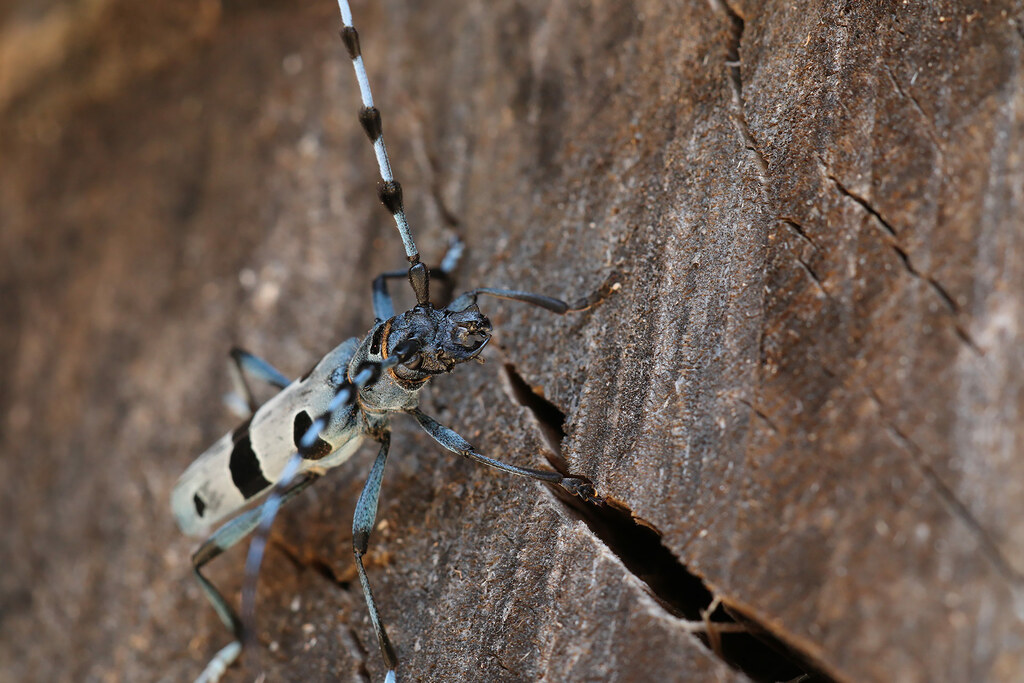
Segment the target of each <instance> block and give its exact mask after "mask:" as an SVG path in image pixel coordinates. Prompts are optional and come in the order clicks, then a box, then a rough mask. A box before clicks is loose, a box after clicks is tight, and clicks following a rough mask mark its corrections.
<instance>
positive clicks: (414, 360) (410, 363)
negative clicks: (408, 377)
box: [402, 353, 423, 370]
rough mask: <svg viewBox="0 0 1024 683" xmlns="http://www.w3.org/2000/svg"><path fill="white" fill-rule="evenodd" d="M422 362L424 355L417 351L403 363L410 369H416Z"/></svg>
mask: <svg viewBox="0 0 1024 683" xmlns="http://www.w3.org/2000/svg"><path fill="white" fill-rule="evenodd" d="M422 362H423V356H421V355H420V354H418V353H417V354H416V355H414V356H413V357H411V358H410V359H409V360H407V361H405V362H404V363H402V365H404V366H405V367H407V368H409V369H410V370H415V369H416V368H418V367H419V366H420V363H422Z"/></svg>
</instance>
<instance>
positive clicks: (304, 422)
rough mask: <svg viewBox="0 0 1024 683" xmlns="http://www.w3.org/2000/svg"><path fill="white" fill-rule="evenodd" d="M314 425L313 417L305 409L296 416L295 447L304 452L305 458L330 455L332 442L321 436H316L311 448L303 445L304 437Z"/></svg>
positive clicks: (293, 431) (315, 458)
mask: <svg viewBox="0 0 1024 683" xmlns="http://www.w3.org/2000/svg"><path fill="white" fill-rule="evenodd" d="M311 426H313V418H311V417H310V416H309V413H307V412H306V411H305V410H303V411H302V412H301V413H299V414H298V415H296V416H295V425H294V429H293V430H292V438H293V439H294V441H295V448H297V449H298V451H299V453H301V454H302V457H303V459H305V460H319V459H320V458H322V457H324V456H325V455H330V453H331V450H332V448H331V444H329V443H327V442H326V441H324V440H323V439H321V438H320V437H319V436H318V437H316V443H314V444H313V446H312V447H311V448H303V447H302V437H303V435H305V433H306V432H307V431H308V430H309V428H310V427H311Z"/></svg>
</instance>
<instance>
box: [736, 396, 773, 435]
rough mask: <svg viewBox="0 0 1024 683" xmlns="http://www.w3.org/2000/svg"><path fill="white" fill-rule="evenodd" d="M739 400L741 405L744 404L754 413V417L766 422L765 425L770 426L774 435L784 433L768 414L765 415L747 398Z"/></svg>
mask: <svg viewBox="0 0 1024 683" xmlns="http://www.w3.org/2000/svg"><path fill="white" fill-rule="evenodd" d="M738 400H739V402H740V403H742V404H743V405H745V406H746V407H747V408H749V409H750V410H751V411H752V412H753V413H754V415H757V416H758V417H759V418H761V419H762V420H764V422H765V424H767V425H768V428H769V429H771V430H772V432H773V433H775V434H781V433H782V432H781V431H780V430H779V427H778V425H776V424H775V422H774V421H773V420H772V419H771V418H770V417H768V414H767V413H765V412H764V411H763V410H761V409H760V408H758V407H757V406H755V405H754V404H753V403H751V402H750V401H748V400H747V399H745V398H741V399H738Z"/></svg>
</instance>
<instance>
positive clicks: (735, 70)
mask: <svg viewBox="0 0 1024 683" xmlns="http://www.w3.org/2000/svg"><path fill="white" fill-rule="evenodd" d="M711 6H712V8H714V9H715V10H717V11H718V12H720V13H721V14H722V15H723V16H725V18H726V19H727V20H728V22H729V42H728V43H727V44H726V48H725V51H726V52H725V53H726V62H725V66H726V69H727V72H726V73H727V74H728V76H729V89H730V90H731V91H732V99H733V104H734V105H735V107H736V112H735V114H734V116H733V121H734V122H735V124H736V130H737V132H738V133H739V135H740V137H741V138H742V139H743V146H744V147H745V148H746V149H747V150H749V151H750V152H752V153H753V154H754V161H755V163H756V164H757V168H758V170H759V171H760V172H761V184H762V185H766V184H767V182H768V162H767V161H766V160H765V157H764V154H763V153H762V152H761V149H760V147H758V145H757V141H756V140H755V139H754V136H753V135H752V134H751V132H750V126H748V125H747V113H746V112H747V104H746V101H745V100H744V98H743V73H742V61H741V59H740V45H741V44H742V42H743V31H744V29H745V28H746V24H745V22H744V21H743V17H741V16H740V15H739V13H738V12H736V10H734V9H733V8H732V7H730V6H729V4H728V3H727V2H725V1H724V0H711Z"/></svg>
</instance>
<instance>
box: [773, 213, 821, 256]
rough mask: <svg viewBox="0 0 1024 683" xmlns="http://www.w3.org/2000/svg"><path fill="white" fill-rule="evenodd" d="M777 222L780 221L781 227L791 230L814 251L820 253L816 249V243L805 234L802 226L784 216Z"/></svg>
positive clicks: (805, 231)
mask: <svg viewBox="0 0 1024 683" xmlns="http://www.w3.org/2000/svg"><path fill="white" fill-rule="evenodd" d="M779 220H780V221H782V224H783V225H785V226H786V227H788V228H789V229H790V230H792V231H793V232H795V233H796V234H797V235H799V236H800V237H802V238H803V239H804V240H806V241H807V243H808V244H810V245H811V246H812V247H814V249H815V250H816V251H820V249H818V244H817V242H815V241H814V240H813V239H811V236H810V235H808V234H807V230H806V229H805V228H804V226H802V225H800V224H799V223H797V222H796V221H795V220H793V219H792V218H788V217H785V216H783V217H780V218H779Z"/></svg>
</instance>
